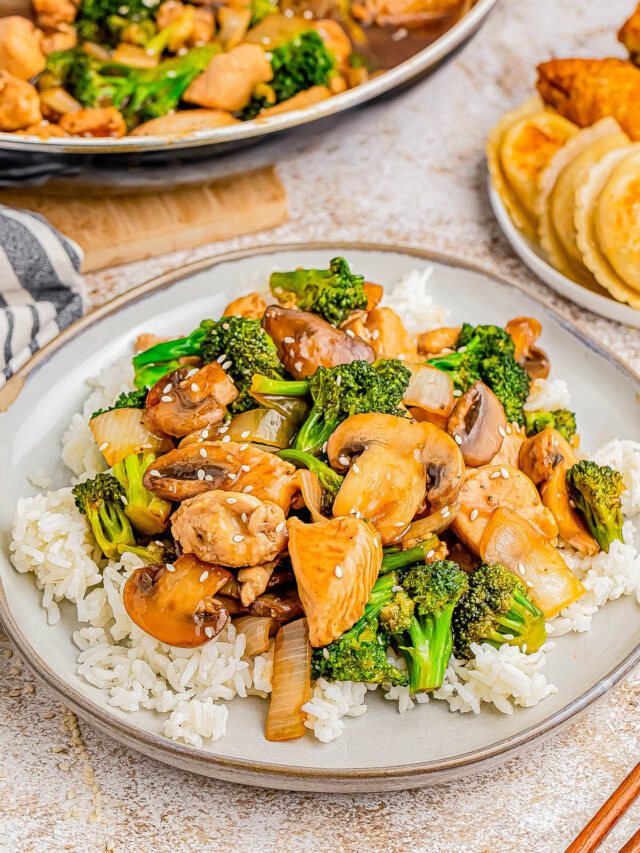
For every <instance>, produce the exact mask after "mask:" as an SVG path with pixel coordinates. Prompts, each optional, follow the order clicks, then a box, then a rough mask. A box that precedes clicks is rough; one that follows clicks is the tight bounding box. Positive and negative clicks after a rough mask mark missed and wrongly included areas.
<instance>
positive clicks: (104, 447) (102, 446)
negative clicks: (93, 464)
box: [99, 441, 109, 451]
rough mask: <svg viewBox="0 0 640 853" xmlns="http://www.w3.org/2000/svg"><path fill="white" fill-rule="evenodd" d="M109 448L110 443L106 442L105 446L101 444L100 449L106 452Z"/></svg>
mask: <svg viewBox="0 0 640 853" xmlns="http://www.w3.org/2000/svg"><path fill="white" fill-rule="evenodd" d="M107 447H109V442H108V441H105V443H104V444H101V445H100V448H99V449H100V450H101V451H102V450H106V449H107Z"/></svg>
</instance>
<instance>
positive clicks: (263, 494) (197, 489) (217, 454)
mask: <svg viewBox="0 0 640 853" xmlns="http://www.w3.org/2000/svg"><path fill="white" fill-rule="evenodd" d="M211 432H212V434H213V433H214V432H215V427H214V428H212V430H211ZM144 485H145V487H146V488H147V489H149V491H152V492H154V493H155V494H156V495H159V496H160V497H163V498H165V499H166V500H171V501H185V500H188V499H189V498H193V497H195V496H196V495H200V494H204V492H209V491H212V490H213V489H223V490H227V489H228V490H233V491H234V492H245V491H246V494H251V495H253V497H256V498H259V499H260V500H264V501H270V502H271V503H274V504H277V505H278V506H279V507H280V508H281V509H282V510H283V512H284V513H285V514H286V513H288V512H289V508H290V506H291V501H292V500H293V498H294V496H295V495H296V494H297V492H298V491H299V485H298V480H297V478H296V469H295V466H294V465H291V463H290V462H285V461H284V459H280V457H279V456H276V455H275V454H273V453H267V452H266V451H264V450H260V448H259V447H256V446H255V445H253V444H249V443H245V444H237V443H236V442H234V441H226V442H221V441H216V442H204V443H198V444H189V445H187V446H186V447H181V448H179V449H177V450H172V451H170V452H169V453H167V454H165V455H164V456H161V457H160V458H159V459H156V461H155V462H154V463H153V465H152V466H150V468H149V470H147V472H146V473H145V476H144Z"/></svg>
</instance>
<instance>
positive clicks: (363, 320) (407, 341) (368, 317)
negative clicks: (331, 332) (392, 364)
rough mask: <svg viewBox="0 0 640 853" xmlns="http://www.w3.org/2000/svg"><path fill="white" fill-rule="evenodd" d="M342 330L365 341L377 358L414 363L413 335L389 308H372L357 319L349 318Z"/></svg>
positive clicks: (415, 348)
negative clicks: (348, 330) (347, 330)
mask: <svg viewBox="0 0 640 853" xmlns="http://www.w3.org/2000/svg"><path fill="white" fill-rule="evenodd" d="M342 328H344V329H350V330H351V331H352V332H353V333H354V334H356V335H358V336H359V337H361V338H362V339H363V340H364V341H366V342H367V343H368V344H369V345H370V346H371V347H372V348H373V350H374V352H375V354H376V356H377V357H378V358H397V359H400V361H415V360H416V358H417V355H418V351H417V347H416V342H415V339H414V337H413V335H410V334H409V332H408V331H407V330H406V329H405V327H404V326H403V324H402V320H401V319H400V317H398V315H397V314H396V312H395V311H394V310H393V309H391V308H374V309H373V311H369V312H368V313H364V312H363V313H362V315H361V316H359V317H354V318H353V319H351V318H349V320H347V322H346V323H344V324H343V326H342Z"/></svg>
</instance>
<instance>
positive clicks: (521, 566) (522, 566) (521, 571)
mask: <svg viewBox="0 0 640 853" xmlns="http://www.w3.org/2000/svg"><path fill="white" fill-rule="evenodd" d="M518 571H519V572H520V574H521V575H523V574H524V563H518Z"/></svg>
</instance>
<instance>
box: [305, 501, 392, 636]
mask: <svg viewBox="0 0 640 853" xmlns="http://www.w3.org/2000/svg"><path fill="white" fill-rule="evenodd" d="M289 537H290V538H289V553H290V554H291V562H292V564H293V570H294V572H295V575H296V581H297V583H298V591H299V593H300V598H301V600H302V606H303V607H304V612H305V613H306V616H307V619H308V620H309V639H310V641H311V645H312V646H326V645H327V644H328V643H330V642H332V641H333V640H335V639H337V638H338V637H339V636H340V635H341V634H342V633H343V632H344V631H347V630H348V629H349V628H351V627H352V626H353V625H354V624H355V623H356V622H357V621H358V619H359V618H360V617H361V616H362V614H363V613H364V606H365V604H366V602H367V599H368V598H369V593H370V592H371V589H372V587H373V585H374V583H375V582H376V580H377V577H378V572H379V571H380V565H381V562H382V547H381V545H380V538H379V536H378V534H377V533H376V530H375V528H374V527H373V525H371V524H369V522H367V521H364V520H363V519H357V518H354V517H353V516H351V517H348V518H334V519H332V520H331V521H321V522H319V523H317V524H304V523H303V522H302V521H300V520H299V519H297V518H293V519H291V521H290V522H289Z"/></svg>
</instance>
